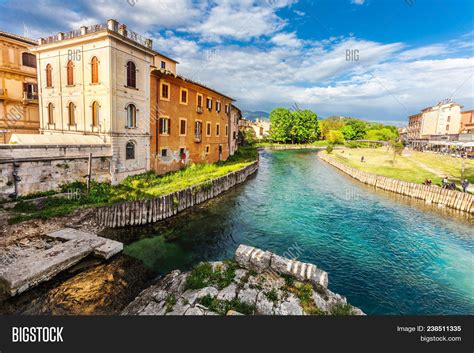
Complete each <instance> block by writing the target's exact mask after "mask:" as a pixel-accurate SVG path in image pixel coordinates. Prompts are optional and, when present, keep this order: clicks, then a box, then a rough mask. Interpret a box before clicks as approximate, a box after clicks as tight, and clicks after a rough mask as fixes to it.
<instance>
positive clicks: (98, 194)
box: [9, 147, 258, 224]
mask: <svg viewBox="0 0 474 353" xmlns="http://www.w3.org/2000/svg"><path fill="white" fill-rule="evenodd" d="M257 158H258V152H257V150H256V148H253V147H241V148H240V149H239V151H238V152H237V153H236V154H235V155H234V156H231V157H229V158H228V160H227V161H224V162H219V163H215V164H191V165H190V166H188V167H186V168H184V169H181V170H179V171H176V172H171V173H168V174H165V175H156V174H155V173H154V172H147V173H144V174H140V175H136V176H131V177H128V178H126V179H125V180H123V181H122V182H121V183H120V184H118V185H111V184H110V183H106V182H102V183H99V182H95V181H92V182H91V189H90V192H89V193H87V187H86V183H84V182H79V181H76V182H73V183H69V184H65V185H63V186H62V187H61V192H62V193H66V194H67V196H66V197H60V196H54V195H52V194H53V192H50V191H48V192H45V193H36V194H32V195H27V196H23V197H21V198H18V199H17V201H19V202H18V203H17V204H16V206H15V207H14V208H13V209H12V211H13V212H14V213H16V215H14V216H13V217H11V218H10V219H9V223H10V224H15V223H20V222H23V221H26V220H30V219H48V218H51V217H57V216H64V215H67V214H70V213H72V212H73V211H75V210H77V209H79V208H83V207H97V206H103V205H107V204H112V203H115V202H123V201H134V200H141V199H147V198H152V197H157V196H161V195H166V194H168V193H171V192H175V191H178V190H182V189H185V188H188V187H190V186H194V185H197V184H202V187H203V188H205V187H206V186H207V187H209V186H210V185H211V184H210V183H207V182H208V181H210V180H212V179H215V178H218V177H221V176H223V175H225V174H228V173H230V172H233V171H236V170H238V169H241V168H243V167H245V166H246V165H248V164H250V163H251V162H253V161H255V160H256V159H257ZM39 196H46V198H45V199H44V200H40V201H39V202H29V201H28V199H30V198H34V197H39Z"/></svg>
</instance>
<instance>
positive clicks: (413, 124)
mask: <svg viewBox="0 0 474 353" xmlns="http://www.w3.org/2000/svg"><path fill="white" fill-rule="evenodd" d="M422 119H423V117H422V114H421V113H418V114H414V115H411V116H409V117H408V128H407V137H408V140H409V141H410V140H418V139H420V138H421V121H422Z"/></svg>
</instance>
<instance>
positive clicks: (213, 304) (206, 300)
mask: <svg viewBox="0 0 474 353" xmlns="http://www.w3.org/2000/svg"><path fill="white" fill-rule="evenodd" d="M198 302H199V304H201V305H204V306H205V307H206V308H208V309H209V310H211V311H214V312H216V313H218V314H220V315H225V314H226V313H227V312H228V311H229V310H235V311H237V312H239V313H241V314H244V315H253V314H255V311H256V306H255V305H250V304H246V303H242V302H241V301H240V300H239V299H232V300H220V299H217V298H215V297H211V296H210V295H209V294H208V295H206V296H204V297H202V298H199V299H198Z"/></svg>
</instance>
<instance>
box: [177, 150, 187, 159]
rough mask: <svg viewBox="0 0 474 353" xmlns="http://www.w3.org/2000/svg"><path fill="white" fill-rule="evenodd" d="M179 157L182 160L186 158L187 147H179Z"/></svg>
mask: <svg viewBox="0 0 474 353" xmlns="http://www.w3.org/2000/svg"><path fill="white" fill-rule="evenodd" d="M179 158H180V159H181V160H185V159H186V149H185V148H180V149H179Z"/></svg>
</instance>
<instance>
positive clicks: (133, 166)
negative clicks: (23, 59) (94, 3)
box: [33, 20, 176, 183]
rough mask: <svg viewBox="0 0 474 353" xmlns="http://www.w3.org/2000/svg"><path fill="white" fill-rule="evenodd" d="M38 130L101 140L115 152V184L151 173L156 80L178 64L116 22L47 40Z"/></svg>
mask: <svg viewBox="0 0 474 353" xmlns="http://www.w3.org/2000/svg"><path fill="white" fill-rule="evenodd" d="M33 52H34V53H35V54H36V56H37V66H38V86H39V95H40V101H39V102H40V104H39V108H40V131H41V133H42V134H44V135H58V134H60V135H65V136H71V139H72V137H75V138H76V140H77V137H78V136H89V135H92V136H97V137H99V138H100V139H101V140H102V141H103V143H104V144H108V145H110V146H111V147H110V148H111V151H110V153H111V157H112V163H111V171H110V172H111V181H112V183H117V182H119V181H120V180H122V179H123V178H125V177H127V176H129V175H134V174H139V173H143V172H145V171H147V170H149V169H150V74H151V70H152V67H154V66H155V65H156V64H158V65H164V66H168V67H169V69H171V70H176V62H175V61H174V60H172V59H170V58H167V57H165V56H162V55H161V54H159V53H157V52H155V51H154V50H153V49H152V41H151V40H150V39H145V38H142V37H140V36H139V35H137V34H136V33H134V32H132V31H129V30H128V29H127V27H126V26H125V25H124V24H122V25H119V23H118V22H117V21H115V20H108V21H107V24H105V25H102V24H100V25H94V26H90V27H81V28H80V30H76V31H71V32H68V33H62V32H61V33H59V34H57V35H55V36H51V37H48V38H41V39H40V40H39V45H38V46H37V47H35V48H34V49H33Z"/></svg>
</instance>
